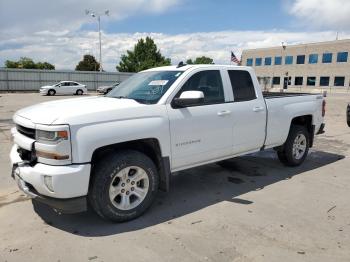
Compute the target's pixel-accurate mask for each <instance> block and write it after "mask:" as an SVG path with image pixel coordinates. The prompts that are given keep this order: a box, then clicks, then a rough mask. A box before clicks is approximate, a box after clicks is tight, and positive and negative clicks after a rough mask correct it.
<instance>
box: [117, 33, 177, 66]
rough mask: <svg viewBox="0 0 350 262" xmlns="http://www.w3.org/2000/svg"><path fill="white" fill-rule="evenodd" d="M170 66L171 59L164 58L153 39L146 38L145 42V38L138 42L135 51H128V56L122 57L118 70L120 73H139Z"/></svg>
mask: <svg viewBox="0 0 350 262" xmlns="http://www.w3.org/2000/svg"><path fill="white" fill-rule="evenodd" d="M170 64H171V60H170V58H165V57H164V56H162V54H161V53H160V51H159V49H158V48H157V45H156V44H155V43H154V41H153V39H152V38H150V37H146V39H145V40H144V39H143V38H141V39H139V40H138V42H137V44H136V45H135V46H134V50H128V51H127V54H124V55H122V57H121V61H120V62H119V65H117V66H116V68H117V70H118V71H119V72H139V71H142V70H146V69H149V68H152V67H157V66H167V65H170Z"/></svg>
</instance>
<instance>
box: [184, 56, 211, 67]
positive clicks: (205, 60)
mask: <svg viewBox="0 0 350 262" xmlns="http://www.w3.org/2000/svg"><path fill="white" fill-rule="evenodd" d="M186 64H188V65H193V64H195V65H198V64H214V60H213V59H212V58H210V57H206V56H200V57H197V58H196V59H195V60H194V61H192V59H187V61H186Z"/></svg>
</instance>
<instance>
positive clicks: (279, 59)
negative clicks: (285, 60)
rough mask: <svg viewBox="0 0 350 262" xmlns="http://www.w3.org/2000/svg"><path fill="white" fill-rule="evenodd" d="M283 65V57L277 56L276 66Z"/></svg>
mask: <svg viewBox="0 0 350 262" xmlns="http://www.w3.org/2000/svg"><path fill="white" fill-rule="evenodd" d="M281 64H282V56H275V65H281Z"/></svg>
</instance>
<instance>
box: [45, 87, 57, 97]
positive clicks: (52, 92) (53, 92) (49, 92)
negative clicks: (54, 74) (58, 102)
mask: <svg viewBox="0 0 350 262" xmlns="http://www.w3.org/2000/svg"><path fill="white" fill-rule="evenodd" d="M47 94H48V95H49V96H54V95H55V94H56V91H55V90H53V89H50V90H49V91H48V92H47Z"/></svg>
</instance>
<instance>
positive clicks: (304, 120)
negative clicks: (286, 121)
mask: <svg viewBox="0 0 350 262" xmlns="http://www.w3.org/2000/svg"><path fill="white" fill-rule="evenodd" d="M293 125H299V126H305V127H306V129H307V131H308V132H309V138H310V141H309V142H310V147H312V146H313V142H314V135H315V126H314V125H313V118H312V115H302V116H297V117H294V118H293V119H292V121H291V123H290V127H289V130H291V128H292V126H293Z"/></svg>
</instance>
